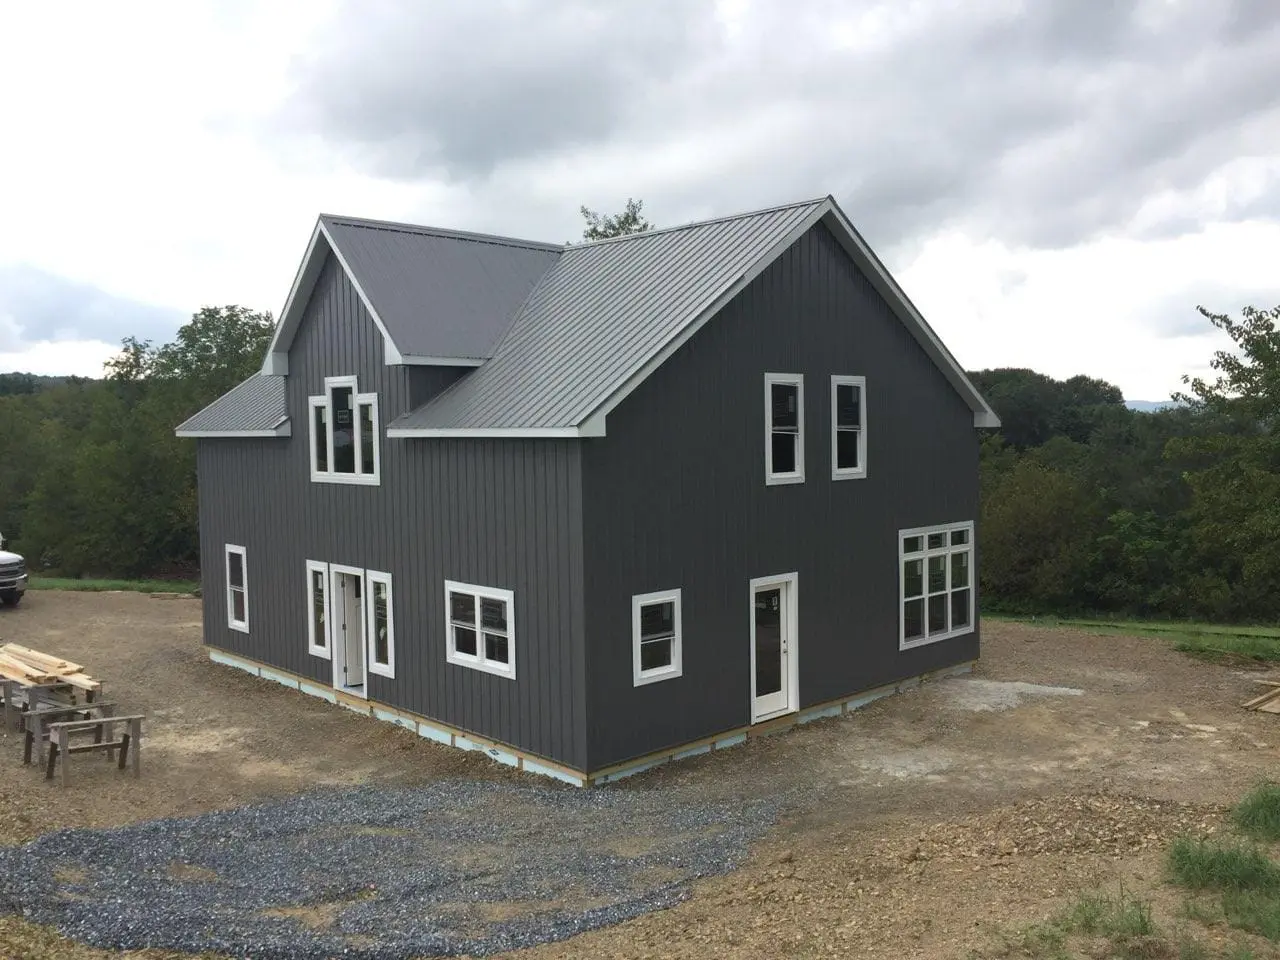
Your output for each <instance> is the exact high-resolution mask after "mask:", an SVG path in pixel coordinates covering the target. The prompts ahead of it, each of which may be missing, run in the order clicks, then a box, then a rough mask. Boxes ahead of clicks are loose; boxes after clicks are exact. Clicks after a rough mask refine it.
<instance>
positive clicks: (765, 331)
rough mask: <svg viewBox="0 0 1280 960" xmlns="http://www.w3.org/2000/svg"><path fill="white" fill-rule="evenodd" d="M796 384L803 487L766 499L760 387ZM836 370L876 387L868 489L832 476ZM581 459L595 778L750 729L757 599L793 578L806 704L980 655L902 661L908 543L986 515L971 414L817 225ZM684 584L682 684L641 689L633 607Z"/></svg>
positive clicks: (959, 643)
mask: <svg viewBox="0 0 1280 960" xmlns="http://www.w3.org/2000/svg"><path fill="white" fill-rule="evenodd" d="M766 372H772V373H802V374H804V434H805V442H804V446H805V481H804V483H802V484H784V485H778V486H766V485H765V477H764V430H765V423H764V374H765V373H766ZM832 374H855V375H856V374H861V375H864V376H866V378H867V385H866V403H867V405H868V406H867V412H868V423H867V428H868V457H867V463H868V473H869V476H868V477H867V478H866V479H851V480H832V478H831V440H830V430H831V397H830V384H831V379H830V378H831V375H832ZM607 430H608V436H607V437H605V438H602V439H598V440H591V441H588V442H586V443H585V444H584V446H583V478H582V482H583V495H582V496H583V518H582V524H583V527H582V529H583V536H584V551H583V563H584V567H585V569H584V573H583V577H584V583H585V591H584V601H585V617H586V650H587V661H586V669H587V673H586V684H585V689H586V691H587V697H588V699H587V709H588V712H589V716H590V718H591V724H590V728H589V729H590V737H589V742H588V744H587V757H588V763H589V767H590V768H591V769H600V768H601V767H603V766H606V765H608V764H611V763H617V762H621V761H623V760H626V759H629V758H631V757H635V756H639V755H642V754H645V753H648V752H651V751H655V750H659V749H663V748H665V747H670V746H674V745H678V744H681V743H685V742H688V741H690V740H693V739H696V738H699V737H703V736H707V735H709V734H712V733H714V732H717V731H719V730H724V729H729V728H731V727H736V726H741V725H744V724H747V723H749V722H750V695H751V678H750V675H749V674H750V660H749V657H750V652H749V644H750V639H749V638H750V620H749V599H748V598H749V593H748V590H749V587H748V583H749V581H750V580H751V579H752V578H755V577H763V576H768V575H772V574H781V573H790V572H793V571H795V572H797V573H798V574H799V583H798V593H799V636H798V646H799V670H800V676H799V679H800V684H799V686H800V706H801V707H804V706H807V705H811V704H815V703H821V702H823V701H826V700H830V699H835V698H837V697H840V696H843V695H846V694H850V693H853V692H856V691H859V690H863V689H867V688H870V687H874V686H878V685H881V684H884V683H888V682H891V681H894V680H899V679H903V678H906V677H910V676H914V675H917V674H920V673H923V672H926V671H929V670H933V669H936V668H938V667H941V666H945V665H949V664H953V663H958V662H961V661H964V660H969V659H972V658H973V657H975V656H976V655H977V651H978V634H977V631H976V629H975V631H974V632H973V633H972V634H969V635H966V636H962V637H958V638H956V639H953V640H946V641H942V642H940V643H936V644H931V645H928V646H924V647H920V648H916V649H914V650H911V651H908V652H899V650H898V590H899V584H898V541H897V535H898V531H899V530H900V529H903V528H907V527H916V526H923V525H926V524H935V523H937V524H941V523H949V522H952V521H960V520H974V521H976V520H977V513H978V436H977V433H976V431H975V430H974V427H973V414H972V412H971V411H970V409H969V407H968V406H967V405H966V404H965V402H964V401H963V400H962V399H961V398H960V397H959V396H958V395H957V394H956V392H955V391H954V390H953V388H952V387H951V386H950V385H949V384H948V383H947V381H946V379H945V378H944V376H943V374H942V373H941V372H940V371H939V370H938V369H937V368H936V367H935V366H934V364H933V363H932V361H930V359H929V358H928V357H927V356H926V355H925V353H924V352H923V350H921V348H920V347H919V345H918V344H917V343H916V342H915V340H914V339H913V338H912V337H911V335H910V333H909V332H908V331H907V330H906V328H905V327H904V326H903V325H902V323H901V322H900V321H899V320H898V319H897V318H896V317H894V316H893V314H892V312H891V310H890V308H889V306H888V304H886V303H885V302H884V300H883V299H882V298H881V297H880V296H879V295H878V294H877V293H876V292H875V290H874V289H873V288H872V286H871V284H870V283H869V281H868V280H867V279H866V277H864V276H863V275H862V274H861V273H860V272H859V271H858V269H857V268H856V267H855V266H854V264H853V263H852V262H851V261H850V260H849V258H848V257H847V255H846V254H845V253H844V251H843V250H842V249H841V248H840V246H839V244H838V242H837V241H836V240H835V238H834V237H833V236H832V235H831V234H830V233H829V232H828V231H827V229H826V228H825V227H823V226H817V227H815V228H814V229H813V230H811V231H809V232H808V233H807V234H806V235H805V236H804V237H802V238H801V239H800V240H799V241H797V242H796V244H795V245H793V246H792V247H791V249H789V250H788V251H787V252H786V253H785V254H784V255H783V256H782V257H781V258H779V260H777V261H776V262H775V263H774V264H773V265H772V266H770V267H769V268H768V269H766V270H765V271H764V273H762V274H761V275H760V276H759V277H758V278H757V279H756V280H755V281H753V282H752V283H751V285H750V286H748V287H747V289H745V290H744V291H743V292H742V293H741V294H740V295H739V296H738V297H736V298H735V299H734V300H733V301H732V302H731V303H730V304H728V305H727V306H726V307H725V309H724V310H723V311H722V312H721V314H720V315H719V316H717V317H716V318H714V319H713V320H712V321H711V322H710V323H709V324H708V325H707V326H706V327H705V328H703V329H702V330H701V331H699V333H697V334H696V335H695V336H694V337H693V338H692V339H691V340H690V341H689V342H688V343H687V344H686V345H685V346H684V347H682V348H681V349H680V350H679V351H678V352H677V353H676V354H675V355H674V356H672V358H671V359H670V360H668V361H667V362H666V363H665V364H664V365H663V366H662V367H661V368H659V369H658V370H657V371H656V372H655V373H654V374H653V376H651V377H650V378H649V379H648V380H646V381H645V382H644V383H643V384H641V385H640V387H639V388H638V389H637V390H636V391H635V392H634V393H633V394H632V395H631V396H630V397H629V398H628V399H627V400H626V401H624V402H623V403H622V404H620V405H619V406H618V407H617V409H615V410H614V411H613V412H612V413H610V414H609V418H608V424H607ZM675 587H680V588H682V590H683V594H682V619H683V661H684V664H683V666H684V669H683V676H681V677H679V678H676V679H673V680H666V681H662V682H659V683H652V684H648V685H645V686H641V687H635V686H633V681H632V660H631V656H632V653H631V643H632V641H631V597H632V596H633V595H634V594H639V593H647V592H650V591H656V590H664V589H669V588H675Z"/></svg>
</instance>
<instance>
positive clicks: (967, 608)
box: [898, 520, 975, 650]
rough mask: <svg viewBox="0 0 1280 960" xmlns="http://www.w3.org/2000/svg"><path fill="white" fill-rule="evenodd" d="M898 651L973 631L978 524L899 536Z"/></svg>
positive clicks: (922, 529)
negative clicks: (974, 532)
mask: <svg viewBox="0 0 1280 960" xmlns="http://www.w3.org/2000/svg"><path fill="white" fill-rule="evenodd" d="M898 576H899V583H900V587H899V598H900V600H901V603H900V605H899V618H898V621H899V623H898V647H899V649H901V650H906V649H908V648H910V647H917V646H920V645H922V644H926V643H935V642H937V641H938V640H946V639H948V638H950V637H958V636H960V635H961V634H965V633H971V632H972V631H973V615H974V611H973V607H974V579H975V578H974V568H973V521H971V520H969V521H965V522H964V523H952V524H947V525H945V526H940V527H916V528H914V529H911V530H902V531H899V533H898Z"/></svg>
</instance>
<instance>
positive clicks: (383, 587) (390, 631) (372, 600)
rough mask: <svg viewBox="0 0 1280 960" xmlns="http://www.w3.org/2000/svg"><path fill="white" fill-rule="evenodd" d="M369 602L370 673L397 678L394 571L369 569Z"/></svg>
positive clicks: (366, 573)
mask: <svg viewBox="0 0 1280 960" xmlns="http://www.w3.org/2000/svg"><path fill="white" fill-rule="evenodd" d="M365 579H366V580H368V581H369V603H368V605H367V606H366V608H365V615H366V616H367V618H368V623H367V624H366V625H365V629H366V631H367V635H368V637H369V672H370V673H376V674H378V675H379V676H383V677H389V678H391V679H393V680H394V679H395V676H396V632H395V621H394V617H393V613H392V601H391V574H389V573H381V572H379V571H377V570H366V571H365Z"/></svg>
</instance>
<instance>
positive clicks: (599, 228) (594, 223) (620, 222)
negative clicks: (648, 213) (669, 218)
mask: <svg viewBox="0 0 1280 960" xmlns="http://www.w3.org/2000/svg"><path fill="white" fill-rule="evenodd" d="M578 209H579V212H580V213H581V214H582V219H583V220H585V221H586V223H587V225H586V228H585V229H583V231H582V239H583V240H608V239H609V238H610V237H624V236H627V235H628V234H632V233H644V232H645V231H647V230H652V229H653V224H652V223H650V222H649V221H648V220H646V219H645V218H644V216H643V214H642V210H643V209H644V201H643V200H632V199H631V198H630V197H628V198H627V205H626V207H624V208H623V210H622V212H621V213H615V214H613V215H612V216H608V215H606V214H603V213H597V212H596V211H595V210H590V209H588V208H587V207H585V206H583V207H579V208H578Z"/></svg>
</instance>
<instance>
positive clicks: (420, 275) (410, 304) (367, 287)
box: [320, 215, 563, 360]
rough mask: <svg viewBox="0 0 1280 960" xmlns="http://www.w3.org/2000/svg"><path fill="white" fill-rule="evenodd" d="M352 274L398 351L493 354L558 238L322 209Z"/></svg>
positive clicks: (552, 258) (553, 256)
mask: <svg viewBox="0 0 1280 960" xmlns="http://www.w3.org/2000/svg"><path fill="white" fill-rule="evenodd" d="M320 222H321V224H322V225H323V226H324V228H325V230H326V231H327V233H328V235H329V237H330V238H331V240H332V242H333V244H334V245H335V247H336V248H337V253H338V255H339V257H340V258H341V260H342V261H343V263H344V265H345V266H346V267H347V269H348V272H349V273H350V274H351V276H352V279H353V280H354V281H355V283H356V285H357V286H358V287H359V288H360V290H361V292H362V293H363V294H364V296H365V297H366V298H367V300H368V302H369V305H370V307H371V309H372V310H373V312H374V313H375V314H376V315H377V317H378V319H379V320H380V321H381V322H382V325H383V327H384V328H385V332H386V334H387V335H388V336H389V337H390V338H391V341H392V342H393V343H394V344H395V346H396V348H397V349H398V350H399V352H400V354H401V356H402V357H405V358H409V357H437V358H471V359H476V360H483V359H487V358H489V357H491V356H493V351H494V346H495V345H496V344H497V342H498V340H499V338H500V337H501V336H502V335H503V333H505V332H506V330H507V327H508V326H509V325H510V323H511V319H512V318H513V317H514V316H515V314H516V311H517V310H519V309H520V305H521V304H522V303H524V300H525V298H526V297H527V296H528V295H529V291H530V290H532V289H533V286H534V284H535V283H537V282H538V280H539V279H540V278H541V277H542V276H543V274H545V273H546V272H547V270H549V269H550V268H551V267H552V266H553V265H554V264H555V262H556V260H558V259H559V257H560V254H561V251H562V250H563V247H561V246H560V245H558V244H544V243H530V242H528V241H522V240H511V239H508V238H505V237H491V236H485V235H483V234H473V233H459V232H456V231H447V230H436V229H432V228H428V227H414V226H409V225H406V224H398V223H384V222H382V221H377V220H357V219H354V218H351V217H335V216H330V215H324V216H322V217H321V218H320Z"/></svg>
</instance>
